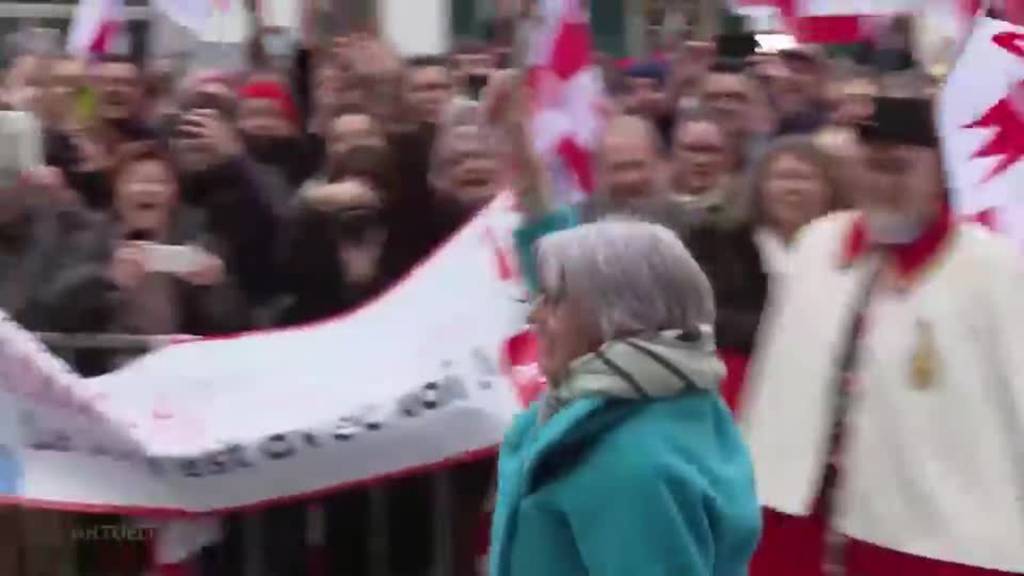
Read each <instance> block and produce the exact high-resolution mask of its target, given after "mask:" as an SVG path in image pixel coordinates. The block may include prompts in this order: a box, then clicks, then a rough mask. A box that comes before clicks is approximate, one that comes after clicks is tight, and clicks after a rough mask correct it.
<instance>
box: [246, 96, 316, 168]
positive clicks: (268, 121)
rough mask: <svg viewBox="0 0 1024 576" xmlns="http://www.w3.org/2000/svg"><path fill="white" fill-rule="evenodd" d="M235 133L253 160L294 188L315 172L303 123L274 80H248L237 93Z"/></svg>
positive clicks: (297, 110) (290, 97)
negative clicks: (275, 171) (304, 135)
mask: <svg viewBox="0 0 1024 576" xmlns="http://www.w3.org/2000/svg"><path fill="white" fill-rule="evenodd" d="M238 96H239V106H238V130H239V132H241V135H242V141H243V142H244V143H245V149H246V152H247V153H248V154H249V157H250V158H252V159H253V160H255V161H257V162H259V163H261V164H263V165H266V166H270V167H272V168H274V169H275V170H277V171H278V173H279V174H280V175H281V176H282V177H283V178H284V179H285V180H286V181H287V182H288V183H289V184H290V185H291V186H292V187H298V186H300V185H301V184H302V183H303V182H305V181H306V179H307V178H309V177H310V176H311V175H312V174H313V172H315V170H316V168H317V167H316V166H314V165H313V162H312V161H311V158H315V156H316V155H315V154H310V153H308V151H307V147H306V141H305V140H304V139H303V137H302V131H303V126H302V124H303V122H302V117H301V115H300V113H299V108H298V107H297V106H296V104H295V100H294V98H293V97H292V95H291V93H290V92H289V89H288V87H287V86H286V85H285V84H284V83H282V82H278V81H276V80H273V79H270V78H267V79H252V80H250V81H249V82H248V83H246V84H245V85H244V86H242V88H241V90H239V91H238Z"/></svg>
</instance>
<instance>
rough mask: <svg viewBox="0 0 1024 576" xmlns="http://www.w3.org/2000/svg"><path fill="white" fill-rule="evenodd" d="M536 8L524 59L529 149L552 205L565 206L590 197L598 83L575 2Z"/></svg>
mask: <svg viewBox="0 0 1024 576" xmlns="http://www.w3.org/2000/svg"><path fill="white" fill-rule="evenodd" d="M537 8H538V9H539V13H538V18H537V21H536V22H535V28H534V30H533V37H532V39H531V45H530V51H529V55H528V64H529V66H530V72H529V82H530V86H531V89H532V93H533V106H534V118H533V126H532V132H533V139H534V148H535V150H536V151H537V154H538V155H539V156H540V157H541V158H542V159H543V160H544V162H545V164H546V165H547V166H548V167H549V168H550V169H551V172H552V174H553V176H554V178H553V183H554V189H555V191H556V192H557V194H558V197H557V198H556V200H557V201H559V202H570V201H574V200H578V199H579V198H581V197H583V196H587V195H589V194H591V193H592V192H593V191H594V174H593V166H592V161H591V159H592V153H593V150H594V148H595V146H596V145H597V141H598V138H599V137H600V134H601V131H602V128H603V125H604V122H603V118H602V114H601V111H600V104H601V100H602V98H603V96H604V89H603V82H602V79H601V74H600V70H599V68H598V67H597V66H595V65H594V61H593V59H592V56H591V37H590V22H589V20H588V17H587V11H586V9H585V8H583V6H582V5H581V2H580V0H541V1H540V2H538V3H537Z"/></svg>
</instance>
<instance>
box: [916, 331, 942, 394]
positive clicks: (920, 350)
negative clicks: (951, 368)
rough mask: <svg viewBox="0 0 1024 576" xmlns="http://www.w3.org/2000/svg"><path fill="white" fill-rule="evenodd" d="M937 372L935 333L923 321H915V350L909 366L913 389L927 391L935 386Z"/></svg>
mask: <svg viewBox="0 0 1024 576" xmlns="http://www.w3.org/2000/svg"><path fill="white" fill-rule="evenodd" d="M938 371H939V351H938V348H937V346H936V344H935V331H934V330H933V329H932V326H931V324H929V323H928V322H926V321H924V320H918V321H917V348H916V349H915V350H914V358H913V360H912V365H911V374H910V375H911V379H912V384H913V386H914V388H916V389H918V390H927V389H929V388H931V387H932V386H934V385H935V379H936V377H937V376H938Z"/></svg>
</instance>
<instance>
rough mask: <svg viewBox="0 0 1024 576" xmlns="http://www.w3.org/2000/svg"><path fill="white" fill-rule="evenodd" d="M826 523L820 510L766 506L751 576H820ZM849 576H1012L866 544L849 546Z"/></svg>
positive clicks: (853, 541)
mask: <svg viewBox="0 0 1024 576" xmlns="http://www.w3.org/2000/svg"><path fill="white" fill-rule="evenodd" d="M824 543H825V523H824V521H823V520H822V517H821V516H820V515H818V514H816V515H814V516H810V517H807V518H804V517H797V516H789V515H786V514H781V513H779V512H774V511H772V510H765V512H764V535H763V536H762V537H761V546H760V547H759V548H758V550H757V552H756V553H755V554H754V560H753V562H751V565H750V576H822V574H823V571H822V566H823V560H824V558H823V556H824V553H825V546H824ZM846 574H847V576H1011V574H1010V573H1009V572H1000V571H998V570H985V569H982V568H974V567H971V566H964V565H962V564H951V563H949V562H941V561H938V560H930V559H928V558H919V557H916V556H911V555H909V554H903V553H900V552H894V551H892V550H886V549H884V548H879V547H878V546H873V545H871V544H867V543H864V542H859V541H856V540H850V541H849V542H847V544H846Z"/></svg>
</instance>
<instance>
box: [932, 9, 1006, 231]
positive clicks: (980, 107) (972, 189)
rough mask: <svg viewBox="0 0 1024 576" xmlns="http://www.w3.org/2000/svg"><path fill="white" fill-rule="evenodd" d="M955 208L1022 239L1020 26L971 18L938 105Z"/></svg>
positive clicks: (987, 19)
mask: <svg viewBox="0 0 1024 576" xmlns="http://www.w3.org/2000/svg"><path fill="white" fill-rule="evenodd" d="M939 128H940V130H941V132H942V143H943V153H944V155H945V160H946V171H947V174H948V177H949V184H950V189H951V191H952V200H953V206H954V208H955V209H956V211H957V213H959V214H961V215H964V216H969V217H975V218H978V219H980V220H982V221H984V222H986V223H988V224H990V225H992V226H993V227H994V228H996V229H999V230H1000V231H1002V232H1005V233H1007V234H1010V235H1011V236H1012V237H1013V238H1015V239H1016V240H1018V241H1019V242H1020V243H1021V244H1022V245H1024V195H1022V191H1024V27H1020V26H1015V25H1013V24H1009V23H1007V22H1003V21H1000V20H993V19H990V18H979V19H978V21H977V22H976V23H975V25H974V30H973V32H972V34H971V37H970V39H969V40H968V41H967V44H966V45H965V47H964V50H963V53H962V54H961V56H960V59H959V60H958V61H957V63H956V66H955V67H954V68H953V71H952V72H951V73H950V75H949V78H948V79H947V81H946V87H945V89H944V90H943V92H942V97H941V100H940V104H939Z"/></svg>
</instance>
